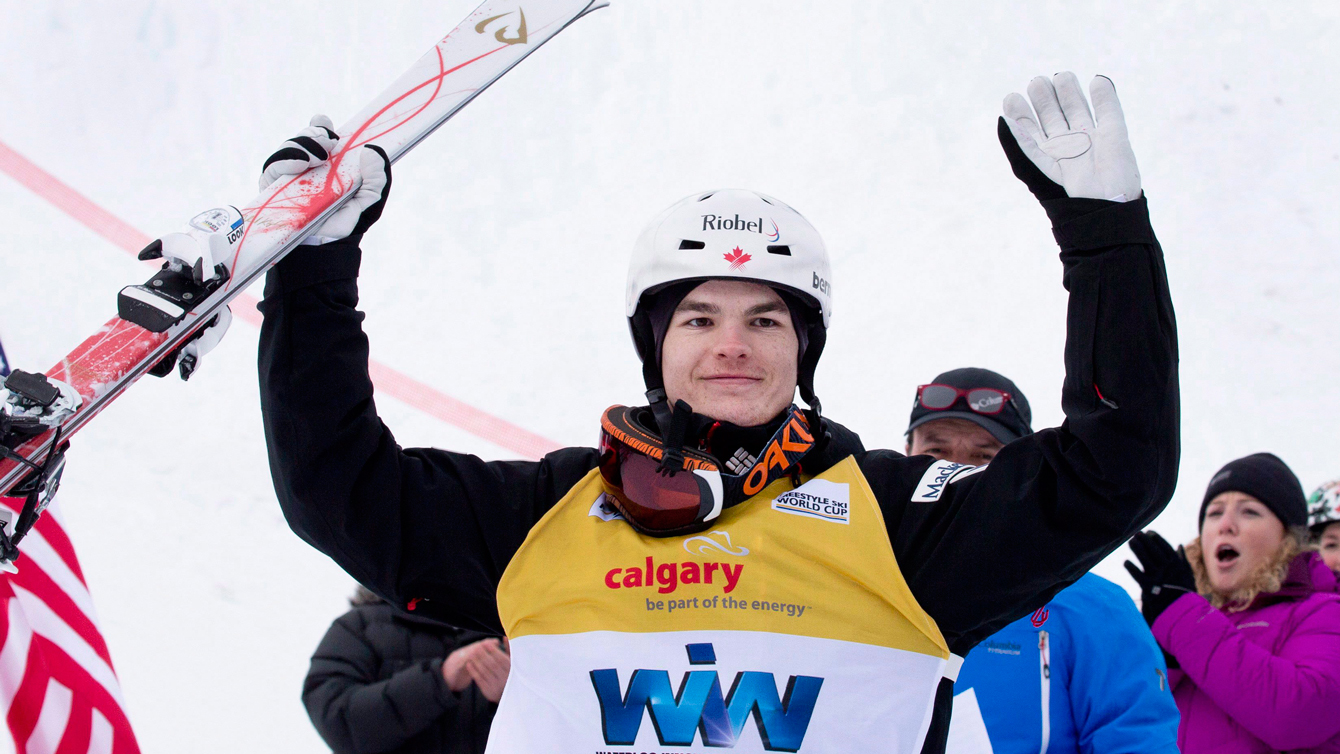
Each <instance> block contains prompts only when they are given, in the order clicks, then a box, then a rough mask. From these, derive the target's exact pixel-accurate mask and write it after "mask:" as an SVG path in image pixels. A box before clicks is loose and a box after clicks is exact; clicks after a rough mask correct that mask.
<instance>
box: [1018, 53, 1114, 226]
mask: <svg viewBox="0 0 1340 754" xmlns="http://www.w3.org/2000/svg"><path fill="white" fill-rule="evenodd" d="M1089 95H1090V96H1091V97H1092V98H1093V110H1094V113H1093V114H1091V113H1090V112H1089V103H1088V102H1086V101H1085V99H1084V93H1083V91H1082V90H1081V89H1080V85H1079V79H1078V78H1076V77H1075V74H1073V73H1070V72H1069V71H1067V72H1065V73H1058V74H1056V75H1055V76H1054V77H1053V79H1052V81H1048V80H1047V78H1046V77H1045V76H1039V77H1037V78H1035V79H1033V80H1032V81H1030V82H1029V83H1028V98H1029V99H1030V100H1032V102H1033V106H1032V107H1029V104H1028V102H1026V101H1025V100H1024V98H1023V97H1022V96H1020V95H1019V94H1017V93H1014V94H1010V95H1009V96H1008V97H1006V98H1005V123H1006V125H1008V126H1009V128H1010V132H1011V133H1012V134H1014V138H1015V140H1016V141H1017V142H1019V148H1020V149H1022V150H1023V152H1024V154H1025V155H1027V156H1028V159H1029V160H1031V161H1032V162H1033V164H1034V165H1036V166H1037V167H1038V169H1039V170H1041V171H1042V172H1043V173H1044V174H1045V175H1046V176H1047V177H1048V178H1050V179H1051V180H1052V181H1054V182H1055V183H1057V184H1059V185H1060V186H1061V187H1062V188H1064V189H1065V192H1066V194H1067V195H1068V196H1071V197H1074V198H1080V197H1084V198H1088V199H1108V200H1111V201H1114V202H1125V201H1134V200H1136V199H1139V198H1140V169H1139V168H1138V167H1136V164H1135V152H1134V151H1132V150H1131V142H1130V138H1129V137H1128V136H1127V135H1126V118H1125V116H1124V115H1123V114H1122V112H1121V102H1120V101H1118V100H1117V89H1116V87H1115V86H1113V84H1112V80H1111V79H1109V78H1107V77H1106V76H1095V77H1094V79H1093V81H1092V82H1090V84H1089ZM1034 110H1036V111H1037V115H1036V116H1034V114H1033V112H1034ZM1094 114H1096V115H1097V116H1098V118H1097V124H1095V123H1094Z"/></svg>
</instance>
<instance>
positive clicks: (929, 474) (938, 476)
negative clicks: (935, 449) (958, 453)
mask: <svg viewBox="0 0 1340 754" xmlns="http://www.w3.org/2000/svg"><path fill="white" fill-rule="evenodd" d="M985 468H986V467H985V466H969V465H968V464H966V463H954V462H952V461H936V462H935V463H933V464H931V466H930V468H928V469H926V473H925V474H923V475H922V476H921V481H920V482H918V483H917V491H916V492H915V493H913V495H912V502H914V503H933V502H935V501H936V500H939V499H940V495H941V494H942V493H943V492H944V491H945V486H946V485H949V484H952V483H954V482H957V481H958V480H960V479H963V478H965V477H970V476H972V475H973V474H976V473H978V472H980V471H982V470H983V469H985Z"/></svg>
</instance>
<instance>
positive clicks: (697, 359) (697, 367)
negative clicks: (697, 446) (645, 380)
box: [661, 280, 800, 427]
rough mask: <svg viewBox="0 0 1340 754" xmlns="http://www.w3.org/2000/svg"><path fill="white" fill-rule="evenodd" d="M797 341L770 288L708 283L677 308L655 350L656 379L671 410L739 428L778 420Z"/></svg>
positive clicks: (791, 388) (787, 399)
mask: <svg viewBox="0 0 1340 754" xmlns="http://www.w3.org/2000/svg"><path fill="white" fill-rule="evenodd" d="M799 349H800V342H799V340H798V339H797V337H796V331H795V327H794V326H793V325H792V323H791V314H790V311H789V310H788V309H787V307H786V302H785V301H783V300H782V297H781V296H779V295H778V294H777V292H776V291H774V290H773V289H772V288H769V287H768V286H766V285H761V284H759V283H750V282H744V281H738V280H709V281H707V282H705V283H703V284H701V285H699V286H698V287H697V288H694V289H693V290H692V291H690V292H689V294H688V295H687V296H685V297H684V300H683V301H680V302H679V306H678V307H676V309H675V313H674V315H673V316H672V317H671V318H670V327H669V328H668V329H667V330H666V333H665V339H664V341H663V342H662V344H661V378H662V380H664V382H665V392H666V395H667V396H668V397H669V399H670V403H671V404H672V405H673V404H674V402H675V401H677V400H683V401H687V402H688V404H689V405H690V406H693V410H694V411H696V412H698V413H700V414H703V415H705V416H710V417H712V418H713V419H717V420H720V421H727V422H731V423H732V424H737V425H739V426H742V427H752V426H757V425H759V424H763V423H765V422H767V421H768V420H769V419H772V418H773V417H774V416H776V415H778V414H779V413H781V412H782V411H783V410H784V409H785V408H786V407H787V406H789V405H791V401H792V399H793V397H794V396H795V392H796V370H797V363H798V362H799Z"/></svg>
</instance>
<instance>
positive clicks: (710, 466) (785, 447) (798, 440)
mask: <svg viewBox="0 0 1340 754" xmlns="http://www.w3.org/2000/svg"><path fill="white" fill-rule="evenodd" d="M636 410H637V409H633V408H629V407H627V406H610V407H609V408H608V409H606V410H605V413H604V414H603V415H602V416H601V417H600V428H601V430H602V431H603V432H604V433H606V434H607V435H609V436H610V438H612V439H613V440H615V441H617V442H619V443H621V444H622V445H624V446H625V447H628V448H630V449H632V450H634V451H637V452H638V453H641V454H643V455H645V456H648V457H649V458H653V459H655V460H657V461H660V460H662V458H663V457H664V455H665V453H664V451H663V450H662V447H661V445H662V443H661V438H660V436H658V435H656V434H654V433H652V432H651V431H650V430H648V429H646V428H645V427H643V426H642V425H641V424H640V423H639V422H637V421H635V420H634V419H633V418H632V414H633V412H634V411H636ZM813 447H814V433H813V432H812V431H811V430H810V423H809V421H808V419H807V418H806V416H805V413H804V412H803V411H801V410H800V409H799V408H797V407H795V406H794V405H793V406H791V407H790V409H788V411H787V417H786V420H785V421H784V422H782V426H781V427H779V428H778V430H777V431H776V432H775V433H773V436H772V439H770V440H768V442H767V444H765V445H764V446H763V450H762V452H760V453H759V455H758V460H756V461H755V462H754V465H753V466H750V467H749V470H748V471H746V472H744V473H743V474H722V475H721V482H722V487H723V491H724V493H725V501H724V504H723V506H722V507H723V509H724V508H730V507H731V506H734V505H739V504H740V503H742V502H744V501H745V500H748V499H749V498H751V497H753V496H754V495H757V494H758V493H759V492H762V491H763V488H765V487H767V486H768V484H769V483H770V482H772V481H773V480H776V479H780V478H782V477H783V476H786V475H788V474H792V472H793V470H794V469H795V468H798V464H799V463H800V460H801V459H802V458H803V457H804V456H805V454H806V453H808V452H809V451H810V449H811V448H813ZM680 453H682V454H683V456H684V465H683V468H684V469H686V470H694V469H700V470H703V471H717V472H720V471H721V467H720V465H719V464H718V462H717V460H716V458H714V457H713V456H712V455H710V454H708V453H705V452H703V451H701V450H698V449H696V448H689V447H685V448H682V449H681V450H680Z"/></svg>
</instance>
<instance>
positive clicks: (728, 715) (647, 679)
mask: <svg viewBox="0 0 1340 754" xmlns="http://www.w3.org/2000/svg"><path fill="white" fill-rule="evenodd" d="M685 649H687V650H688V653H689V664H690V665H715V664H716V661H717V657H716V650H715V649H714V648H713V646H712V645H711V644H687V645H685ZM823 683H824V679H822V678H816V677H814V676H808V675H793V676H791V677H790V679H788V680H787V682H786V690H785V691H784V692H783V693H778V691H777V679H776V678H775V677H774V676H773V674H772V673H762V672H758V671H752V670H746V671H744V672H741V673H736V674H735V680H734V682H733V683H731V687H730V692H729V693H727V694H726V695H725V696H724V697H723V696H722V693H721V679H720V677H719V676H718V675H717V671H715V670H690V671H689V672H687V673H685V674H684V677H683V679H682V680H681V681H680V683H679V693H678V694H676V693H675V690H674V688H673V687H672V686H671V685H670V673H669V672H667V671H665V670H643V669H639V670H634V671H633V675H632V676H631V677H630V678H629V679H628V689H627V691H626V692H625V691H624V690H623V688H622V687H621V686H620V685H619V671H618V670H615V669H614V668H606V669H603V670H592V671H591V684H592V685H593V686H594V687H595V690H596V697H597V698H598V699H599V700H600V724H601V729H602V730H601V732H602V733H603V735H604V737H605V743H606V744H609V745H611V746H632V745H633V743H634V742H635V741H636V740H637V732H638V729H639V728H640V727H641V726H642V713H643V711H644V710H645V711H646V712H647V713H648V714H650V715H651V724H652V727H653V728H654V729H655V730H656V738H657V740H659V741H660V744H661V746H692V745H693V739H694V734H695V733H697V734H699V735H701V737H702V743H703V745H704V746H713V747H733V746H735V743H736V741H738V740H739V739H740V733H741V732H743V730H744V726H745V723H746V722H747V721H748V720H749V718H750V717H751V716H752V717H753V718H754V722H755V724H756V725H757V726H758V735H759V738H761V739H762V740H763V748H764V749H766V750H768V751H799V750H800V745H801V744H802V743H803V742H804V740H805V731H806V730H807V729H808V728H809V725H810V717H811V716H812V715H813V714H814V704H815V702H816V701H817V700H818V699H819V688H820V687H821V686H823Z"/></svg>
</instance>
